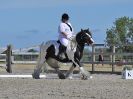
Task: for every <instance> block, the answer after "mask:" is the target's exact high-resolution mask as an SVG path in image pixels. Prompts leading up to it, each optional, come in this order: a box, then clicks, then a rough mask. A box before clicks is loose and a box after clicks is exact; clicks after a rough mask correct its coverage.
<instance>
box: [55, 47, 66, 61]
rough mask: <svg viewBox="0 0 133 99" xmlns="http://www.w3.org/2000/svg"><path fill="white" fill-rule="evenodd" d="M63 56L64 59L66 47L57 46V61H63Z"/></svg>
mask: <svg viewBox="0 0 133 99" xmlns="http://www.w3.org/2000/svg"><path fill="white" fill-rule="evenodd" d="M63 54H64V55H65V57H66V47H65V46H64V45H60V46H59V53H58V55H57V56H58V57H59V59H61V60H62V59H63V57H62V56H63Z"/></svg>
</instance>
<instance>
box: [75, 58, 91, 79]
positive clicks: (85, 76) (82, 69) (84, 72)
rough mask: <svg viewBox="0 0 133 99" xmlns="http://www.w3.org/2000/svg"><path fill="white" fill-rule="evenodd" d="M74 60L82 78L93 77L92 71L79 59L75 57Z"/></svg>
mask: <svg viewBox="0 0 133 99" xmlns="http://www.w3.org/2000/svg"><path fill="white" fill-rule="evenodd" d="M73 62H74V64H75V65H76V66H78V68H79V71H80V76H81V79H83V80H87V79H88V78H91V76H90V73H89V72H88V71H86V70H85V69H84V68H83V67H82V65H81V63H80V61H79V60H78V59H75V60H74V61H73Z"/></svg>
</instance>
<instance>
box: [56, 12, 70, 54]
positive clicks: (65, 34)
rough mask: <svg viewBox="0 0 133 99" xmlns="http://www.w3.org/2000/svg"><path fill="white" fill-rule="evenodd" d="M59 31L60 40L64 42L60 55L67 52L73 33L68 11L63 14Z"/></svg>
mask: <svg viewBox="0 0 133 99" xmlns="http://www.w3.org/2000/svg"><path fill="white" fill-rule="evenodd" d="M58 33H59V41H60V43H61V44H62V46H60V50H61V51H59V55H60V54H61V53H63V52H64V53H65V52H66V48H67V46H68V43H69V39H71V37H72V35H73V27H72V25H71V23H70V22H69V16H68V14H67V13H64V14H62V17H61V23H60V25H59V27H58ZM65 56H66V55H65Z"/></svg>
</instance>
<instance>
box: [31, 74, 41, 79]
mask: <svg viewBox="0 0 133 99" xmlns="http://www.w3.org/2000/svg"><path fill="white" fill-rule="evenodd" d="M32 77H33V78H34V79H40V76H39V75H37V74H34V73H33V74H32Z"/></svg>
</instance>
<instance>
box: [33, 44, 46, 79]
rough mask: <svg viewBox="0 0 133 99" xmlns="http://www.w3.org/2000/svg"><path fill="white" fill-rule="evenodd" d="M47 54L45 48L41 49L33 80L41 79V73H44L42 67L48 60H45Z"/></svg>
mask: <svg viewBox="0 0 133 99" xmlns="http://www.w3.org/2000/svg"><path fill="white" fill-rule="evenodd" d="M45 55H46V52H45V50H44V49H43V46H41V47H40V54H39V58H38V61H37V65H36V67H35V69H34V73H33V74H32V76H33V78H35V79H39V78H40V77H39V76H40V73H41V72H42V66H43V65H44V63H45V61H46V59H45Z"/></svg>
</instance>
